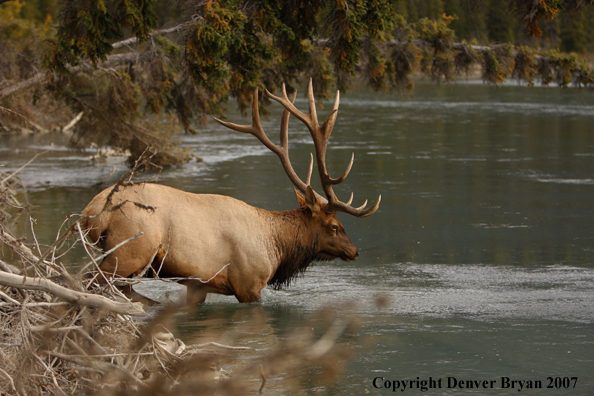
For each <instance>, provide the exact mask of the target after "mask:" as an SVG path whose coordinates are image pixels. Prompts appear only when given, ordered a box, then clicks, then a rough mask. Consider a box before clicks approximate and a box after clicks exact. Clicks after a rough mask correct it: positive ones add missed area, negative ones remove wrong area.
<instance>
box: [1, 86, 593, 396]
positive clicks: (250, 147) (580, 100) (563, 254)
mask: <svg viewBox="0 0 594 396" xmlns="http://www.w3.org/2000/svg"><path fill="white" fill-rule="evenodd" d="M298 106H299V107H301V108H305V100H304V99H302V98H300V99H298ZM329 108H330V106H329V105H327V106H326V108H325V110H322V111H320V116H321V117H323V116H325V115H326V114H327V113H328V111H329ZM271 110H272V115H271V116H270V121H269V123H267V124H265V128H266V130H267V131H268V134H269V136H271V137H273V138H276V134H277V131H278V119H279V112H278V111H277V109H276V108H275V107H271ZM229 118H230V119H231V120H232V121H235V122H241V123H248V120H245V119H241V117H239V116H235V115H230V116H229ZM0 139H1V140H0V144H1V146H0V165H5V169H16V168H17V167H18V166H19V165H20V164H22V163H24V162H25V161H26V160H27V159H28V158H30V157H31V156H32V155H33V154H34V153H36V152H39V151H42V150H44V149H49V150H50V151H49V152H48V153H47V154H45V155H44V156H43V157H42V158H41V159H40V160H38V161H36V162H35V163H34V164H32V165H31V166H30V167H28V168H27V169H26V170H24V171H23V172H22V174H21V176H22V178H23V180H24V181H25V183H26V184H27V185H29V186H31V192H30V193H29V197H28V198H29V201H30V202H31V203H32V204H33V205H34V206H33V213H32V216H33V217H34V218H35V219H37V222H36V224H35V230H36V234H37V237H38V238H39V239H40V241H41V242H42V243H45V244H49V243H51V241H52V240H53V238H54V237H55V234H56V229H57V227H58V226H59V225H60V223H61V221H62V219H63V218H64V216H65V215H66V214H68V213H70V212H76V211H80V210H81V209H82V208H83V207H84V206H85V205H86V203H87V202H88V201H89V200H90V199H91V198H92V197H93V196H94V195H95V194H96V193H97V192H98V191H99V190H98V189H96V188H93V187H92V186H93V184H95V183H97V182H99V181H101V180H102V179H103V178H104V177H106V176H107V175H108V174H109V173H110V172H111V169H112V166H114V165H115V166H116V171H117V172H116V175H115V176H113V178H112V180H115V179H116V177H117V174H122V173H123V172H124V170H125V169H124V167H123V166H121V164H120V162H119V161H120V160H119V159H112V160H110V161H111V162H110V163H93V162H91V161H89V160H87V159H85V156H86V155H88V153H86V154H85V153H73V152H70V151H68V150H66V149H65V140H66V139H65V138H64V137H59V136H53V135H46V136H40V137H36V138H34V139H32V138H17V137H2V138H0ZM290 142H291V158H292V160H293V163H294V165H295V168H296V170H297V172H298V173H300V174H301V175H304V174H305V172H306V168H307V166H308V161H309V152H310V151H311V150H313V148H312V145H311V144H310V142H309V138H308V134H307V132H306V129H305V128H304V127H303V125H301V124H300V123H299V122H298V121H296V120H295V119H293V120H292V121H291V138H290ZM51 143H53V145H52V144H51ZM185 144H186V145H188V146H190V147H192V148H193V150H194V152H195V153H196V154H197V155H199V156H202V157H203V158H204V162H201V163H190V164H188V165H186V166H184V167H180V168H174V169H169V170H166V171H164V172H162V174H161V175H160V176H159V181H160V182H161V183H164V184H168V185H172V186H175V187H178V188H182V189H184V190H186V191H192V192H197V193H201V192H209V193H211V192H214V193H221V194H226V195H231V196H234V197H236V198H239V199H242V200H244V201H246V202H248V203H250V204H252V205H254V206H258V207H262V208H266V209H270V210H284V209H290V208H293V207H295V203H294V196H293V193H292V187H291V185H290V182H288V180H287V178H286V176H285V175H284V173H283V171H282V168H281V166H280V164H279V163H278V159H277V158H276V156H274V155H273V154H271V153H269V152H267V151H266V150H265V149H264V148H262V147H261V146H260V145H259V144H258V142H257V140H256V139H255V138H253V137H251V136H244V135H241V134H238V133H236V132H231V131H226V130H224V129H221V128H220V127H218V126H216V125H214V123H212V124H210V125H209V126H208V127H206V128H204V130H202V131H201V133H199V134H198V135H196V136H189V137H186V138H185ZM351 152H354V153H355V163H354V167H353V170H352V171H351V174H350V175H349V177H348V178H347V180H346V181H345V182H344V183H343V184H342V185H340V186H337V187H335V191H336V192H337V193H338V194H339V197H340V198H342V199H344V200H346V199H347V198H348V195H349V193H350V191H354V193H355V202H354V204H358V203H360V202H362V201H363V200H364V199H365V198H368V199H370V200H371V201H374V200H375V199H377V195H379V194H382V204H381V207H380V210H379V212H378V213H376V214H375V215H373V216H371V217H369V218H364V219H356V218H352V217H350V216H348V215H342V216H341V217H340V215H339V217H340V219H341V221H343V223H344V224H345V227H346V229H347V232H348V233H349V235H350V236H351V238H352V239H353V241H354V242H355V244H356V245H357V246H358V248H359V250H360V253H361V255H360V257H359V259H358V260H357V261H355V262H350V263H345V262H341V261H335V262H331V263H323V264H317V265H315V266H313V267H312V268H311V269H309V270H308V271H307V272H306V273H305V275H304V276H303V277H301V278H300V279H298V280H297V281H296V282H295V283H293V284H292V285H291V287H290V288H288V289H286V290H282V291H273V290H265V291H264V293H263V301H262V303H261V304H256V305H242V304H238V303H237V302H236V301H235V300H234V299H233V298H227V297H221V296H214V297H212V298H211V297H209V299H208V300H207V303H206V304H205V305H204V306H203V307H202V308H201V309H200V310H198V311H196V312H194V313H192V314H190V315H183V316H180V318H179V321H178V324H179V327H180V334H181V335H182V336H183V337H184V338H185V339H187V340H191V339H192V338H193V337H206V338H208V337H211V338H212V337H215V336H217V335H221V334H223V335H224V336H225V337H228V339H229V340H232V341H233V343H234V344H237V345H249V346H252V347H254V348H255V351H254V352H253V353H251V354H246V355H245V356H244V357H243V359H245V361H247V362H256V361H257V358H258V357H260V356H263V355H265V354H266V353H267V352H269V351H271V350H272V349H273V348H275V347H276V346H278V345H282V343H283V342H285V341H286V340H287V339H288V338H290V337H291V329H292V328H294V327H299V326H307V327H314V328H316V332H318V333H320V332H321V331H322V330H323V328H324V326H325V325H327V324H326V322H325V321H324V320H322V319H319V318H318V317H316V316H315V315H314V314H315V312H317V311H318V310H320V309H322V308H324V307H327V306H332V307H333V312H334V313H336V314H337V315H339V316H345V317H346V316H349V317H350V316H351V315H355V316H356V317H357V318H358V321H359V326H358V327H356V328H354V329H351V330H349V331H348V332H347V334H345V336H344V337H343V338H342V339H341V343H343V344H345V345H347V346H349V347H351V348H353V349H354V350H355V351H356V352H357V353H356V354H355V355H354V356H353V357H352V359H351V361H350V363H349V365H348V366H347V368H346V370H345V372H344V373H343V374H342V375H341V376H339V377H338V380H337V381H336V383H335V384H334V385H327V384H325V383H320V382H317V381H316V380H315V374H316V373H317V371H319V367H318V366H315V365H314V367H313V368H311V369H308V370H301V371H298V372H292V373H288V374H284V375H281V376H279V377H276V378H270V379H269V383H268V385H267V388H265V392H264V393H265V394H266V392H269V393H268V394H290V392H288V391H286V390H284V389H285V385H286V383H287V381H288V380H289V379H294V380H296V381H297V382H298V383H299V385H300V387H301V388H302V390H301V394H320V393H321V394H332V395H334V394H336V395H350V394H353V395H359V394H368V393H369V394H376V395H381V394H391V393H392V390H391V389H385V388H382V389H377V388H376V387H374V382H373V380H374V378H376V377H382V378H383V380H377V381H376V385H378V384H379V385H382V386H384V385H385V381H386V380H389V381H392V382H393V381H396V380H398V381H402V380H416V379H417V377H419V380H420V381H421V380H425V379H428V378H429V377H431V378H432V379H436V380H437V379H442V388H438V389H429V390H427V391H426V392H421V390H418V389H406V390H405V391H404V392H401V391H398V393H401V394H421V393H426V394H434V395H447V394H485V395H508V394H518V393H519V394H531V395H590V394H593V393H594V377H593V376H592V372H594V287H593V286H594V260H593V253H594V174H593V172H594V95H593V94H592V92H590V91H585V90H574V89H566V90H563V89H557V88H525V87H518V86H513V85H508V86H502V87H500V88H494V87H488V86H483V85H482V84H477V83H465V84H458V85H453V86H432V85H423V84H420V85H419V86H418V87H417V89H416V91H415V93H414V96H413V97H412V98H410V99H402V98H400V97H398V96H389V95H377V94H373V93H369V92H353V93H348V94H343V95H342V98H341V105H340V111H339V117H338V122H337V125H336V127H335V130H334V135H333V137H332V139H331V143H330V148H329V152H328V160H327V161H328V166H329V169H330V172H331V173H332V174H334V175H338V174H340V173H342V171H343V169H344V167H345V166H346V164H347V163H348V160H349V158H350V153H351ZM29 228H30V224H29V223H28V222H27V221H23V220H21V222H20V223H19V224H17V225H15V230H17V233H20V234H27V233H28V232H29V231H28V230H29ZM73 257H74V258H72V259H70V264H71V265H76V264H78V263H79V261H81V260H82V258H80V256H76V255H73ZM155 287H157V286H155ZM165 288H167V287H165ZM378 294H381V295H383V296H387V298H388V299H389V300H390V304H389V305H388V306H387V307H383V308H379V307H377V306H376V305H375V304H374V303H373V300H374V298H375V297H376V296H377V295H378ZM347 302H353V303H354V304H352V305H345V303H347ZM448 377H454V378H456V379H457V380H464V381H467V380H472V381H479V380H480V381H482V380H488V381H491V380H495V381H496V382H495V383H494V387H493V388H488V389H483V388H480V389H476V388H475V389H460V388H459V386H458V387H456V389H452V388H450V389H448V388H447V385H448V384H447V379H448ZM501 377H509V378H510V380H522V381H527V380H531V381H537V380H538V381H541V384H542V386H543V387H545V388H546V386H547V385H548V384H549V381H548V380H547V377H553V379H554V378H555V377H560V378H561V379H562V378H564V377H568V378H571V377H578V379H577V383H576V386H575V388H573V387H572V388H570V389H565V388H564V387H563V386H562V385H561V386H560V387H557V388H556V387H555V386H554V383H553V388H551V389H532V390H531V389H525V388H524V389H522V390H521V392H518V387H517V386H518V385H517V384H516V387H515V388H514V389H510V388H506V389H502V382H501ZM312 378H314V379H312ZM255 381H257V379H255ZM571 385H572V386H573V383H572V384H571Z"/></svg>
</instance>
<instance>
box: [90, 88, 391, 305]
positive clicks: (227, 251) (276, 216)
mask: <svg viewBox="0 0 594 396" xmlns="http://www.w3.org/2000/svg"><path fill="white" fill-rule="evenodd" d="M266 94H267V95H268V96H269V97H270V98H271V99H274V100H275V101H277V102H279V103H280V104H282V105H283V106H284V108H285V110H284V112H283V115H282V119H281V128H280V145H278V146H277V145H275V144H273V143H272V142H271V141H270V139H269V138H268V137H267V135H266V133H265V132H264V130H263V129H262V125H261V124H260V115H259V110H258V89H257V88H256V89H255V92H254V96H253V100H252V124H251V125H237V124H233V123H230V122H224V121H221V120H218V119H216V120H217V121H218V122H219V123H221V124H222V125H224V126H225V127H227V128H230V129H233V130H235V131H238V132H244V133H250V134H252V135H254V136H255V137H257V138H258V139H259V140H260V141H261V142H262V144H264V145H265V146H266V147H267V148H269V149H270V150H271V151H273V152H274V153H275V154H276V155H278V157H279V158H280V160H281V163H282V166H283V168H284V169H285V172H286V173H287V175H288V177H289V179H290V180H291V182H292V183H293V184H294V186H295V188H294V189H295V194H296V195H297V202H298V203H299V208H297V209H293V210H288V211H283V212H271V211H267V210H264V209H259V208H255V207H253V206H250V205H248V204H246V203H245V202H242V201H239V200H237V199H234V198H231V197H227V196H221V195H213V194H193V193H189V192H184V191H181V190H177V189H174V188H171V187H167V186H163V185H159V184H152V183H143V184H136V185H132V186H128V187H123V188H122V187H120V188H121V191H116V192H115V193H112V188H107V189H106V190H104V191H102V192H101V193H99V194H98V195H97V196H96V197H95V198H93V200H92V201H91V202H90V203H89V204H88V206H87V207H86V208H85V209H84V210H83V225H84V226H85V227H86V228H87V229H88V235H89V237H90V238H91V240H92V241H94V242H98V244H99V246H100V247H101V248H102V249H103V250H104V251H107V250H109V249H112V248H113V247H115V246H117V245H118V244H120V243H121V242H123V241H125V240H126V239H128V238H130V237H132V236H134V235H136V234H137V233H139V232H143V233H144V235H142V236H141V237H138V238H136V239H134V240H132V241H131V242H129V243H127V244H125V245H123V246H121V247H120V248H119V249H117V250H115V251H114V252H112V253H111V254H109V255H108V256H107V257H105V259H104V260H103V262H102V263H101V266H100V268H101V270H102V271H103V273H104V274H115V275H119V276H122V277H128V276H130V275H133V274H140V273H141V272H142V271H143V269H144V268H145V267H148V266H149V265H152V267H153V270H154V271H155V272H156V273H158V276H159V277H180V278H183V280H181V281H180V283H183V284H185V285H186V286H187V289H188V294H187V296H188V297H187V300H188V303H192V304H195V303H202V302H203V301H204V299H205V298H206V295H207V293H221V294H226V295H235V297H236V298H237V299H238V300H239V301H240V302H252V301H259V300H260V292H261V290H262V289H263V288H264V287H265V286H266V285H267V284H269V285H271V286H272V287H273V288H275V289H278V288H280V287H282V286H284V285H289V283H290V282H291V280H292V279H293V278H294V277H295V276H297V275H298V274H299V273H301V272H303V271H305V269H306V268H307V267H308V266H309V264H310V263H312V262H313V261H330V260H334V259H336V258H340V259H342V260H345V261H350V260H355V259H356V258H357V256H358V255H359V252H358V250H357V248H356V247H355V245H354V244H353V242H352V241H351V239H350V238H349V237H348V235H347V234H346V232H345V230H344V227H343V225H342V224H341V223H340V222H339V221H338V219H337V218H336V212H344V213H348V214H351V215H354V216H357V217H366V216H369V215H371V214H373V213H375V212H376V211H377V209H378V207H379V203H380V200H381V196H380V197H379V199H378V201H377V203H376V204H375V205H373V206H372V207H369V208H367V209H366V206H367V201H365V203H364V204H363V205H362V206H361V207H359V208H354V207H352V206H351V202H352V198H353V195H352V194H351V198H350V199H349V201H348V202H341V201H339V200H338V198H337V197H336V195H335V193H334V191H333V189H332V187H333V186H334V185H336V184H339V183H341V182H342V181H343V180H344V179H345V178H346V176H347V175H348V173H349V171H350V169H351V166H352V164H353V159H354V155H353V157H351V161H350V163H349V165H348V167H347V169H346V171H345V172H344V174H343V175H342V176H340V177H338V178H332V177H330V175H329V174H328V171H327V169H326V149H327V145H328V140H329V139H330V134H331V133H332V128H333V127H334V123H335V121H336V117H337V114H338V104H339V92H337V94H336V99H335V101H334V106H333V109H332V112H331V113H330V115H329V116H328V118H327V119H326V121H324V123H323V124H322V125H321V126H320V125H319V124H318V119H317V114H316V105H315V100H314V96H313V90H312V84H311V80H310V83H309V88H308V99H309V113H308V114H305V113H303V112H301V111H300V110H299V109H297V107H295V106H294V101H295V95H293V97H292V98H291V99H289V97H288V96H287V93H286V90H285V86H284V85H283V87H282V97H277V96H275V95H272V94H271V93H270V92H268V91H266ZM291 114H292V115H294V116H295V117H297V118H298V119H299V120H300V121H301V122H303V123H304V124H305V125H306V126H307V128H308V129H309V132H310V134H311V136H312V138H313V142H314V146H315V152H316V159H317V167H318V171H319V174H320V178H321V182H322V188H323V190H324V194H325V195H326V197H325V198H324V197H323V196H321V195H320V194H318V193H316V192H314V190H313V189H312V188H311V186H310V179H311V174H312V169H313V156H312V157H311V162H310V166H309V172H308V175H307V178H306V179H305V182H304V181H302V180H301V179H300V178H299V176H298V175H297V174H296V173H295V171H294V170H293V167H292V165H291V162H290V161H289V147H288V127H289V117H290V115H291ZM298 190H299V191H298ZM110 194H111V197H110V199H111V202H112V203H113V205H114V207H117V209H116V210H104V208H105V207H106V206H107V205H106V201H107V199H108V196H110ZM146 208H151V210H147V209H146Z"/></svg>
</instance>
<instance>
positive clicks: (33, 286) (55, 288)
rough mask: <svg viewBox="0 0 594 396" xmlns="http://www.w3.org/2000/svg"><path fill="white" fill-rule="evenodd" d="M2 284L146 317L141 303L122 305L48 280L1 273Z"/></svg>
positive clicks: (88, 305)
mask: <svg viewBox="0 0 594 396" xmlns="http://www.w3.org/2000/svg"><path fill="white" fill-rule="evenodd" d="M0 284H1V285H3V286H8V287H13V288H15V289H27V290H41V291H45V292H47V293H50V294H52V295H53V296H56V297H58V298H61V299H62V300H65V301H67V302H69V303H71V304H76V305H82V306H86V307H92V308H101V309H105V310H107V311H110V312H114V313H119V314H122V315H146V312H144V310H143V309H142V304H140V303H121V302H117V301H112V300H110V299H108V298H106V297H103V296H99V295H96V294H89V293H82V292H77V291H74V290H71V289H67V288H65V287H63V286H60V285H57V284H55V283H54V282H52V281H49V280H47V279H42V278H32V277H24V276H21V275H15V274H9V273H7V272H0Z"/></svg>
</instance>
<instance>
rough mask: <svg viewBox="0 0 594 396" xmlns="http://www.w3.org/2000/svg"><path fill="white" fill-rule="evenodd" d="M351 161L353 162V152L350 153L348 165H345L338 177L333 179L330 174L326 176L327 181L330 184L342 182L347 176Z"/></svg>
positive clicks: (351, 165) (351, 164)
mask: <svg viewBox="0 0 594 396" xmlns="http://www.w3.org/2000/svg"><path fill="white" fill-rule="evenodd" d="M353 162H355V153H352V154H351V161H350V162H349V165H348V166H347V168H346V170H345V171H344V173H343V174H342V175H341V176H340V177H337V178H336V179H333V178H331V177H330V176H328V183H330V184H340V183H342V182H343V181H344V179H346V178H347V176H348V175H349V173H350V172H351V168H352V167H353Z"/></svg>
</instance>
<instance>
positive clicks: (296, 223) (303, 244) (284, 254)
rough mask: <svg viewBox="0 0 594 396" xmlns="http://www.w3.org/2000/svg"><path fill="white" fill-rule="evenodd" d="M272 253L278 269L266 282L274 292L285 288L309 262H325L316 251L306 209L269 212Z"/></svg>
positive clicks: (313, 225)
mask: <svg viewBox="0 0 594 396" xmlns="http://www.w3.org/2000/svg"><path fill="white" fill-rule="evenodd" d="M269 213H270V215H271V217H272V219H271V225H272V227H271V231H272V233H271V235H272V238H271V242H272V245H273V246H272V250H273V251H274V254H275V255H276V259H277V262H278V267H277V269H276V272H275V274H274V275H273V277H272V278H271V279H270V280H269V281H268V284H269V285H271V286H272V287H273V288H274V289H275V290H278V289H281V288H282V287H283V286H289V284H290V283H291V281H292V280H293V279H294V278H295V277H297V276H298V275H299V274H301V273H302V272H304V271H305V270H306V269H307V267H308V266H309V265H310V264H311V263H312V262H313V261H323V260H328V258H327V257H324V256H322V255H320V254H319V252H318V239H319V235H318V233H319V231H318V230H317V227H316V225H315V224H314V221H313V219H312V216H311V212H310V211H309V209H306V208H298V209H293V210H288V211H284V212H269Z"/></svg>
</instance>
